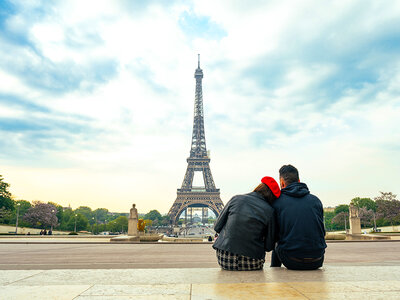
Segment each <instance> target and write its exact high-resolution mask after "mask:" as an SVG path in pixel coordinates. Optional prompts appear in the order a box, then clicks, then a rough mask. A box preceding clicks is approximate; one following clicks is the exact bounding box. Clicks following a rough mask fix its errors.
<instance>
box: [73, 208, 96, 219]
mask: <svg viewBox="0 0 400 300" xmlns="http://www.w3.org/2000/svg"><path fill="white" fill-rule="evenodd" d="M74 213H75V214H80V215H83V216H85V217H86V219H87V220H90V219H91V218H92V214H93V213H92V209H91V208H90V207H88V206H79V207H78V208H77V209H75V211H74Z"/></svg>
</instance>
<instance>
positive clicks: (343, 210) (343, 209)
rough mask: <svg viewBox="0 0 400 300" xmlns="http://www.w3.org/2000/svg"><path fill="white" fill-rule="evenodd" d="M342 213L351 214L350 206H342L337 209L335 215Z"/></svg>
mask: <svg viewBox="0 0 400 300" xmlns="http://www.w3.org/2000/svg"><path fill="white" fill-rule="evenodd" d="M341 212H345V213H347V214H348V213H349V206H348V205H347V204H340V205H338V206H336V207H335V215H337V214H339V213H341Z"/></svg>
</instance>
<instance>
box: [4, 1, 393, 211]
mask: <svg viewBox="0 0 400 300" xmlns="http://www.w3.org/2000/svg"><path fill="white" fill-rule="evenodd" d="M0 5H1V7H0V12H1V13H0V43H1V45H2V47H1V48H0V81H1V82H2V84H1V85H0V133H1V135H2V137H4V139H3V142H2V146H3V147H4V149H6V150H3V151H2V152H1V154H0V155H1V156H0V162H1V163H2V165H3V166H4V168H5V170H6V171H7V172H6V173H8V174H10V175H9V176H11V177H10V179H11V180H12V188H13V192H14V193H15V194H16V195H18V197H26V198H27V199H28V200H30V199H34V198H35V199H38V198H43V200H47V199H51V200H52V201H56V202H57V199H55V198H57V197H59V199H60V200H59V201H62V202H63V203H62V204H65V205H67V204H68V203H72V205H75V204H76V206H78V205H83V204H87V205H90V206H92V207H93V208H95V207H99V206H107V205H105V204H107V201H109V199H110V198H112V197H113V193H112V192H111V190H112V189H111V188H109V187H107V188H106V186H108V181H110V182H111V183H112V185H113V186H115V189H118V192H116V195H117V196H115V199H112V201H111V202H112V203H110V204H109V205H110V206H109V208H110V209H114V210H123V209H125V207H128V206H130V204H129V205H128V204H127V203H128V202H129V203H130V202H132V201H137V204H138V206H139V207H141V209H142V210H143V211H146V210H150V209H152V208H158V209H159V210H160V211H162V212H167V211H168V209H169V207H170V206H171V204H172V202H173V200H174V199H175V197H176V194H175V192H176V190H175V189H176V188H178V187H179V186H180V184H181V182H182V179H183V176H184V172H185V168H186V161H185V159H186V157H187V156H188V155H189V149H190V139H191V131H192V128H191V126H192V122H193V119H192V118H193V102H194V78H193V72H194V69H195V68H196V67H197V56H196V55H197V53H201V67H202V68H203V70H204V80H203V95H204V110H205V127H206V128H205V130H206V139H207V146H208V148H209V149H211V150H212V151H211V155H212V163H211V168H212V171H213V175H214V179H215V182H216V185H217V186H218V187H219V188H221V192H222V198H223V200H224V201H227V200H229V198H230V197H231V196H232V195H234V194H236V193H243V192H247V191H248V190H250V189H251V188H252V187H253V186H254V184H255V183H257V182H258V181H259V177H261V176H264V175H267V174H269V175H276V173H277V170H278V169H279V167H280V165H281V164H284V163H293V164H295V165H297V166H298V167H299V169H300V171H301V172H300V173H301V174H302V178H304V180H305V181H306V182H307V183H309V186H310V187H311V188H312V190H313V191H314V190H315V192H316V193H317V194H320V195H321V197H322V198H323V201H324V204H325V205H335V204H338V203H343V202H348V201H349V200H350V199H351V198H352V197H353V196H357V195H359V196H374V193H377V192H378V191H379V190H384V189H386V190H391V191H393V192H396V188H397V185H396V184H397V182H398V180H400V178H398V175H396V174H400V172H398V171H399V170H398V167H394V166H399V165H400V161H399V158H398V157H399V156H398V155H397V152H398V149H399V144H398V142H397V141H398V140H400V131H399V126H398V116H399V115H400V104H399V103H400V101H399V100H400V99H399V96H398V95H399V86H400V55H399V53H400V52H399V47H400V39H399V36H400V35H399V34H400V32H399V29H398V28H400V27H399V26H398V19H399V16H400V6H399V4H398V3H397V2H395V1H392V2H389V3H385V5H383V4H380V3H375V2H368V4H365V3H364V2H363V1H352V2H334V3H328V4H327V3H320V2H318V1H306V2H302V3H292V2H288V1H283V2H282V1H268V2H264V1H253V2H251V3H246V4H243V3H242V2H240V1H218V2H215V1H204V0H203V1H190V2H185V1H168V2H159V1H146V2H143V1H113V2H109V1H85V2H84V3H83V2H82V1H68V2H54V3H50V4H49V3H47V2H46V3H44V2H42V1H24V2H19V1H16V2H12V3H11V2H8V1H2V2H0ZM3 147H2V148H3ZM24 170H26V173H24V174H22V173H21V172H24ZM35 170H37V172H38V176H39V178H42V179H43V180H42V181H43V183H41V182H42V181H41V180H39V179H38V180H37V182H35V184H36V185H37V186H36V187H32V185H31V184H28V183H27V181H28V180H29V177H30V176H31V174H34V173H35ZM3 173H5V172H3ZM18 174H20V175H18ZM52 174H53V175H54V177H56V178H54V179H50V178H51V177H52ZM106 174H108V175H106ZM371 174H374V175H373V176H371ZM388 174H389V175H390V176H387V175H388ZM384 175H385V176H384ZM5 176H6V174H5ZM41 176H42V177H41ZM75 176H76V178H77V181H79V182H74V180H73V178H74V177H75ZM160 178H162V180H161V181H162V182H160ZM354 178H357V179H358V180H357V183H354V182H353V179H354ZM371 178H374V180H372V179H371ZM380 178H385V180H383V179H380ZM388 178H389V179H388ZM11 180H9V181H11ZM48 180H50V181H51V182H53V184H54V186H53V188H52V189H48V188H47V187H46V184H45V182H46V181H48ZM65 182H67V183H68V184H69V186H70V187H71V193H69V194H68V196H67V195H63V196H60V193H61V192H60V191H62V190H63V189H64V188H65V187H64V186H63V184H64V183H65ZM155 182H157V183H158V184H157V185H156V187H155V184H154V183H155ZM99 186H101V187H99ZM338 186H340V187H339V188H338ZM334 187H336V188H334ZM153 189H154V190H153ZM73 191H75V193H74V192H73ZM149 191H151V192H149ZM75 194H82V196H76V197H75V196H74V195H75ZM132 199H135V200H132ZM136 199H137V200H136ZM107 207H108V206H107Z"/></svg>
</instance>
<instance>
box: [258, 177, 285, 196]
mask: <svg viewBox="0 0 400 300" xmlns="http://www.w3.org/2000/svg"><path fill="white" fill-rule="evenodd" d="M261 182H262V183H265V184H266V185H267V186H268V187H269V188H270V190H271V191H272V193H273V194H274V195H275V196H276V198H279V196H280V195H281V189H280V188H279V185H278V183H277V182H276V181H275V179H273V178H272V177H269V176H265V177H263V178H262V179H261Z"/></svg>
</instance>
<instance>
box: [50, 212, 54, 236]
mask: <svg viewBox="0 0 400 300" xmlns="http://www.w3.org/2000/svg"><path fill="white" fill-rule="evenodd" d="M51 214H52V215H53V214H54V209H52V210H51ZM52 217H53V216H52ZM50 231H51V234H53V222H51V229H50Z"/></svg>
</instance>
